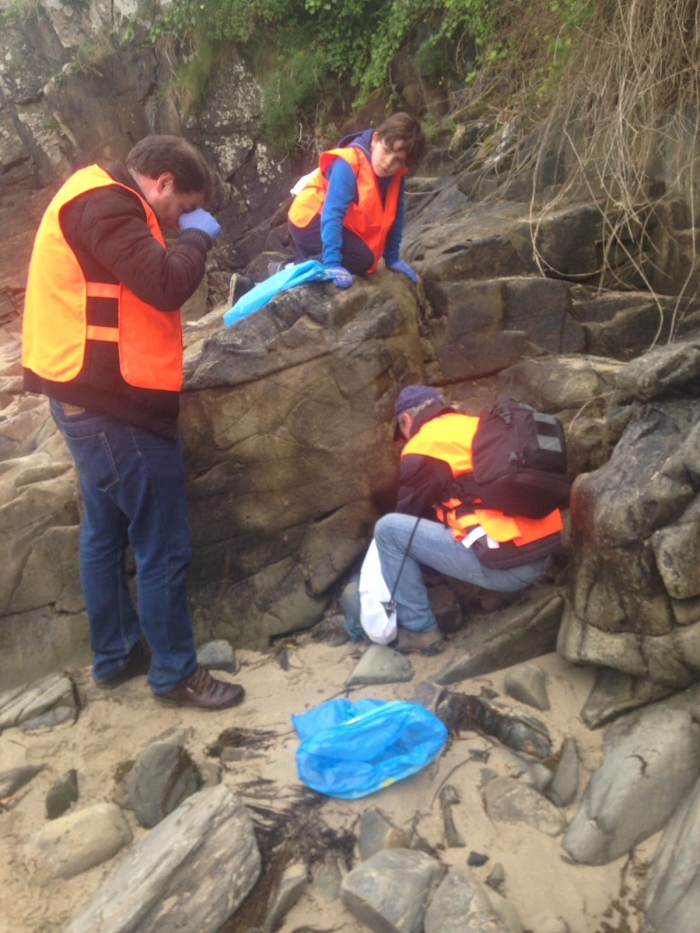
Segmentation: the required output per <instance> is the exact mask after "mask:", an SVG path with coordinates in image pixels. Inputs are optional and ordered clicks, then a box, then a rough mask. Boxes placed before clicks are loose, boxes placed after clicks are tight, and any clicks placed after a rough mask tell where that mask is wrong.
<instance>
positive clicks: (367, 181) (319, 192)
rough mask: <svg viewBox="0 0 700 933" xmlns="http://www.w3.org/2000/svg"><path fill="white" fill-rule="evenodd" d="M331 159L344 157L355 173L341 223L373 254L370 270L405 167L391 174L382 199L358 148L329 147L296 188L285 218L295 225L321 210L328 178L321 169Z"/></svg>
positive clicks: (391, 217) (376, 261) (388, 225)
mask: <svg viewBox="0 0 700 933" xmlns="http://www.w3.org/2000/svg"><path fill="white" fill-rule="evenodd" d="M334 159H344V160H345V162H347V163H348V165H349V166H350V168H351V169H352V170H353V172H354V173H355V176H356V177H357V194H358V198H357V203H355V202H354V201H353V202H352V204H351V205H350V207H349V208H348V211H347V213H346V215H345V220H344V221H343V226H344V227H347V228H348V230H352V232H353V233H355V234H357V236H359V237H360V238H361V239H362V241H363V242H364V243H366V244H367V246H368V247H369V248H370V249H371V250H372V253H373V254H374V265H373V266H372V268H371V269H370V270H369V271H370V272H374V271H375V269H376V268H377V266H378V265H379V260H380V259H381V258H382V256H383V255H384V246H385V244H386V238H387V236H388V235H389V230H391V225H392V224H393V223H394V220H395V219H396V211H397V208H398V204H399V192H400V191H401V178H402V177H403V176H404V175H405V174H406V172H407V171H408V169H407V168H403V169H401V170H400V171H398V172H397V173H396V174H395V175H393V176H392V178H391V182H390V183H389V187H388V189H387V192H386V198H385V200H384V203H382V195H381V192H380V190H379V184H378V182H377V176H376V175H375V174H374V169H373V168H372V163H371V162H370V160H369V159H368V158H367V156H366V155H365V153H364V152H363V151H362V149H359V148H358V147H357V146H348V147H347V148H344V149H329V150H328V152H323V153H322V154H321V158H320V159H319V167H318V168H317V169H316V171H315V172H314V173H313V174H312V175H311V177H310V178H309V180H308V181H307V183H306V185H305V187H304V188H303V189H302V190H301V191H300V192H299V194H298V195H297V196H296V198H295V199H294V201H293V202H292V206H291V207H290V209H289V219H290V220H291V222H292V223H293V224H294V226H295V227H308V225H309V224H310V223H311V221H312V220H313V219H314V217H316V216H317V215H318V214H320V213H321V210H322V208H323V202H324V201H325V199H326V191H327V190H328V179H327V178H326V176H325V175H324V172H325V171H326V169H327V168H328V166H329V165H330V164H331V162H332V161H333V160H334Z"/></svg>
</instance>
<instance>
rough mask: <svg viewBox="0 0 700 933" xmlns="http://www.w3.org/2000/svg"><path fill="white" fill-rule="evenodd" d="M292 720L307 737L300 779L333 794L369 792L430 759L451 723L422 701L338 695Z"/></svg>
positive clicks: (346, 796) (301, 749)
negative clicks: (421, 703) (352, 699)
mask: <svg viewBox="0 0 700 933" xmlns="http://www.w3.org/2000/svg"><path fill="white" fill-rule="evenodd" d="M292 723H293V725H294V728H295V729H296V731H297V735H298V736H299V738H300V739H301V745H300V746H299V748H298V749H297V756H296V757H297V772H298V774H299V779H300V780H301V781H303V783H304V784H306V785H307V786H308V787H311V788H312V789H313V790H316V791H318V792H319V793H321V794H327V795H328V796H329V797H341V798H344V799H346V800H353V799H355V798H357V797H365V796H366V795H367V794H372V793H374V792H375V791H377V790H381V789H382V788H383V787H388V786H389V785H390V784H394V783H395V782H396V781H400V780H401V779H402V778H405V777H408V776H409V775H411V774H415V773H416V771H420V770H421V768H424V767H425V766H426V765H427V764H429V763H430V762H431V761H432V760H433V759H434V758H435V757H436V756H437V755H438V753H439V752H440V751H441V749H442V747H443V746H444V744H445V742H446V741H447V729H446V727H445V725H444V723H443V722H441V721H440V720H439V719H438V718H437V716H434V715H433V714H432V713H431V712H430V711H429V710H427V709H425V707H423V706H420V705H419V704H418V703H405V702H403V701H396V702H385V701H384V700H372V699H365V700H358V701H357V702H356V703H351V702H350V700H346V699H342V698H339V699H336V700H329V701H328V702H327V703H322V704H321V705H320V706H317V707H315V708H314V709H310V710H309V711H308V712H306V713H302V714H301V715H299V716H292Z"/></svg>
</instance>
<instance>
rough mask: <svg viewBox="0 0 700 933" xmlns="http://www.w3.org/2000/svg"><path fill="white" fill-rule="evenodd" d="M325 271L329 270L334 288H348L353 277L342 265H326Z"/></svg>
mask: <svg viewBox="0 0 700 933" xmlns="http://www.w3.org/2000/svg"><path fill="white" fill-rule="evenodd" d="M326 272H330V273H331V275H332V276H333V280H332V281H333V284H334V285H335V286H336V288H342V289H343V290H345V289H346V288H350V286H351V285H352V283H353V281H354V279H353V277H352V272H348V270H347V269H344V268H343V266H326Z"/></svg>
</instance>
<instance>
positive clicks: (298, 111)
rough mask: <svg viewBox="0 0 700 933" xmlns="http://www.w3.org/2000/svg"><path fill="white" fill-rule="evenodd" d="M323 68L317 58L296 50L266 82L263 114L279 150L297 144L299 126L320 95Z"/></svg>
mask: <svg viewBox="0 0 700 933" xmlns="http://www.w3.org/2000/svg"><path fill="white" fill-rule="evenodd" d="M323 76H324V69H323V67H322V66H321V65H320V64H319V61H318V59H317V58H315V57H314V56H313V55H310V54H308V53H306V52H304V51H299V52H297V53H296V54H295V55H294V56H293V57H292V58H291V59H290V60H289V61H288V62H287V63H286V64H285V66H284V68H280V69H278V70H276V71H274V72H273V73H272V74H271V75H270V76H269V78H268V80H267V82H266V85H265V93H264V98H263V113H264V116H265V124H266V127H267V132H268V135H269V137H270V141H271V143H272V146H273V148H274V149H276V150H277V151H278V152H289V151H291V150H293V149H294V147H295V146H296V145H297V144H298V137H299V128H300V125H302V124H303V123H305V122H308V121H309V120H310V119H311V118H313V117H314V116H315V111H316V107H317V102H318V100H319V98H320V97H321V96H322V93H321V92H322V87H323Z"/></svg>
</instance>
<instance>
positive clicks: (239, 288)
mask: <svg viewBox="0 0 700 933" xmlns="http://www.w3.org/2000/svg"><path fill="white" fill-rule="evenodd" d="M251 288H255V282H254V281H253V280H252V279H249V278H248V276H247V275H241V273H240V272H234V273H233V275H232V276H231V282H230V284H229V287H228V306H229V308H232V307H233V306H234V305H235V303H236V302H237V301H238V299H239V298H242V297H243V295H245V294H247V292H249V291H250V290H251Z"/></svg>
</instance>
